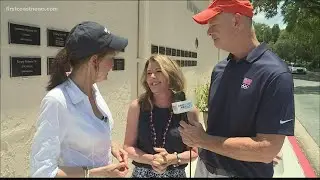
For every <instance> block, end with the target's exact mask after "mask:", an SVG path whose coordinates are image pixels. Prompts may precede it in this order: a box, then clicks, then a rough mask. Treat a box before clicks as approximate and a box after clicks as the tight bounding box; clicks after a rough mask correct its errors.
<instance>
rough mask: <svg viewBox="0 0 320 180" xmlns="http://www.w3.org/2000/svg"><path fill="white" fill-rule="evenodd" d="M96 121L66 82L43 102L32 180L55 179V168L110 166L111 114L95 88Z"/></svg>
mask: <svg viewBox="0 0 320 180" xmlns="http://www.w3.org/2000/svg"><path fill="white" fill-rule="evenodd" d="M93 89H94V92H95V93H94V94H95V100H96V104H97V107H98V109H99V110H100V112H101V113H102V114H103V116H105V117H106V121H103V120H101V119H99V118H97V117H96V116H95V114H94V112H93V110H92V107H91V104H90V102H89V98H88V96H87V95H85V94H84V93H83V92H82V91H81V90H80V89H79V88H78V86H77V85H76V84H75V83H74V82H73V81H72V80H71V79H68V80H67V81H65V82H64V83H62V84H61V85H59V86H57V87H55V88H54V89H52V90H51V91H49V92H48V93H47V95H46V96H45V97H44V98H43V100H42V102H41V106H40V115H39V119H38V121H37V131H36V133H35V137H34V140H33V144H32V149H31V157H30V168H31V169H30V171H31V176H32V177H54V176H55V175H56V174H57V172H58V166H69V167H81V166H89V167H101V166H105V165H108V164H110V163H111V160H112V155H111V129H112V126H113V119H112V115H111V112H110V110H109V108H108V106H107V104H106V102H105V101H104V99H103V97H102V96H101V94H100V92H99V89H98V87H97V85H96V84H94V85H93Z"/></svg>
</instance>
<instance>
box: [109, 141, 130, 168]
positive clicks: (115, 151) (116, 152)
mask: <svg viewBox="0 0 320 180" xmlns="http://www.w3.org/2000/svg"><path fill="white" fill-rule="evenodd" d="M111 153H112V155H113V156H114V157H115V158H116V159H117V160H118V161H119V162H124V163H125V164H126V165H127V166H128V153H127V151H125V150H124V149H122V148H121V147H120V146H119V145H117V144H115V143H112V148H111Z"/></svg>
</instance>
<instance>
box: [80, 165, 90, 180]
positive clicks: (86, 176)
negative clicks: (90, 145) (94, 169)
mask: <svg viewBox="0 0 320 180" xmlns="http://www.w3.org/2000/svg"><path fill="white" fill-rule="evenodd" d="M82 169H83V170H84V178H88V177H90V173H89V168H88V167H86V166H84V167H82Z"/></svg>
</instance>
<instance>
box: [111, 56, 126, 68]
mask: <svg viewBox="0 0 320 180" xmlns="http://www.w3.org/2000/svg"><path fill="white" fill-rule="evenodd" d="M112 70H113V71H120V70H124V59H123V58H114V59H113V67H112Z"/></svg>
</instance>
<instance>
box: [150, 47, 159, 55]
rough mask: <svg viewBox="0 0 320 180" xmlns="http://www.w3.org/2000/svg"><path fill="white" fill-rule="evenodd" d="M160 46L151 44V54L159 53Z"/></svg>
mask: <svg viewBox="0 0 320 180" xmlns="http://www.w3.org/2000/svg"><path fill="white" fill-rule="evenodd" d="M158 52H159V48H158V46H155V45H151V54H158Z"/></svg>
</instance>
